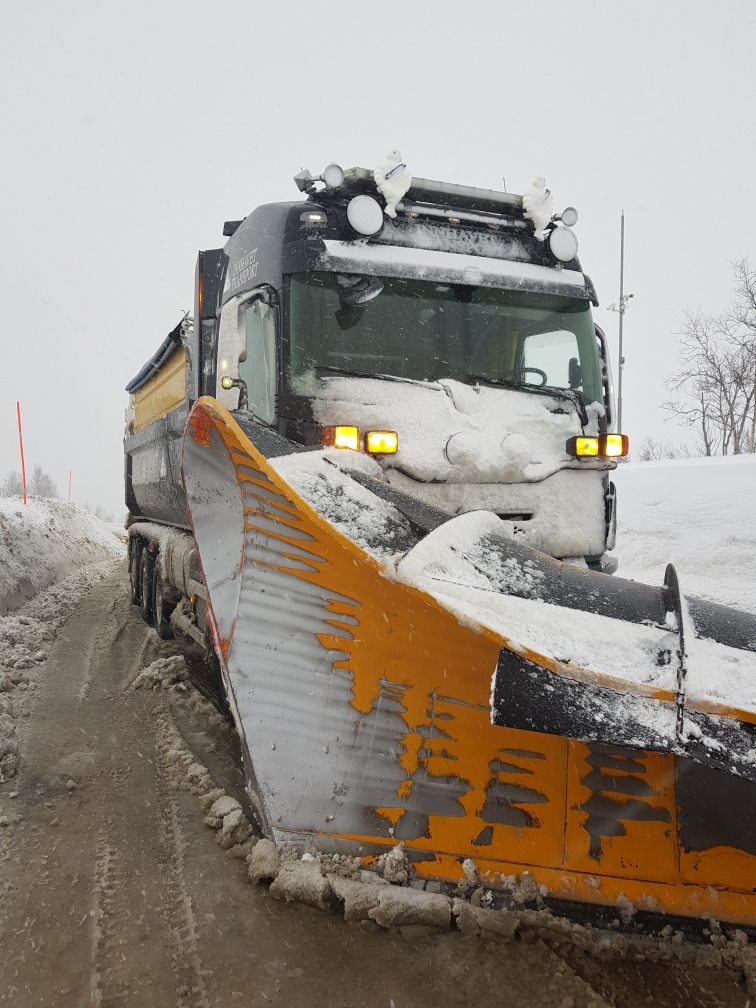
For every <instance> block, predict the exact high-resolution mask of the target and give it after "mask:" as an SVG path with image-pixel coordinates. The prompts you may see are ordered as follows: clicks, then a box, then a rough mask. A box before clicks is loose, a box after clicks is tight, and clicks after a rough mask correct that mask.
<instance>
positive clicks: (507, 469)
mask: <svg viewBox="0 0 756 1008" xmlns="http://www.w3.org/2000/svg"><path fill="white" fill-rule="evenodd" d="M300 385H301V387H300V388H298V391H300V392H302V393H303V394H306V395H308V396H310V397H312V400H313V411H314V413H315V419H316V420H317V421H318V423H320V424H322V425H323V426H331V425H334V424H356V425H357V426H358V427H359V428H360V429H361V430H370V429H377V430H394V431H396V432H397V434H398V435H399V450H398V452H397V453H396V455H395V456H393V457H392V458H391V460H390V461H388V460H387V462H386V465H387V466H389V467H391V468H396V469H399V470H401V471H402V472H404V473H406V474H407V475H408V476H411V477H412V478H413V479H416V480H420V481H422V482H431V481H434V482H435V481H442V482H445V483H534V482H540V481H541V480H543V479H545V478H546V477H548V476H550V475H551V474H552V473H554V472H557V471H558V470H559V469H562V468H565V467H573V466H576V465H577V463H575V462H574V460H570V459H569V457H568V456H567V454H566V452H565V443H566V441H567V439H568V438H570V437H572V436H573V435H575V434H580V433H582V431H581V427H580V421H579V418H578V415H577V412H576V407H575V404H574V403H573V402H572V401H571V400H570V399H569V398H566V397H565V398H562V397H561V396H559V395H557V394H555V395H554V396H545V395H540V394H528V393H527V392H523V391H516V390H513V389H507V388H491V387H489V386H484V385H480V386H475V387H473V386H471V385H465V384H463V383H462V382H459V381H455V380H453V379H451V378H444V379H441V380H440V381H437V382H417V383H415V382H408V381H390V380H385V379H379V378H351V377H338V378H336V377H334V378H331V377H327V378H322V379H315V378H314V376H308V377H307V378H306V379H303V380H300ZM600 411H601V407H600V406H599V405H598V404H594V405H592V406H589V407H588V415H589V419H590V423H589V427H588V429H587V430H586V433H590V434H598V416H599V413H600Z"/></svg>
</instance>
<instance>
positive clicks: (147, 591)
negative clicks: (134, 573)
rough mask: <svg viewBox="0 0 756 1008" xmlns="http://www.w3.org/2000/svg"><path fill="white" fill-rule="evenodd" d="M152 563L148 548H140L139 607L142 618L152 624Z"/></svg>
mask: <svg viewBox="0 0 756 1008" xmlns="http://www.w3.org/2000/svg"><path fill="white" fill-rule="evenodd" d="M153 570H154V563H153V558H152V554H151V553H150V551H149V549H147V548H145V549H143V550H142V555H141V557H140V560H139V587H140V596H141V597H140V600H139V608H140V609H141V611H142V619H143V620H144V622H145V623H149V624H150V626H152V576H153Z"/></svg>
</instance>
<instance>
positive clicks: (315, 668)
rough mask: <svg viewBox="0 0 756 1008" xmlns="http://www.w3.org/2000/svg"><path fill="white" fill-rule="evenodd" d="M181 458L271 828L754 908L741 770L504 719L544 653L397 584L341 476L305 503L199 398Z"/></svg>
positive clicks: (755, 920) (505, 870)
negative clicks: (509, 685)
mask: <svg viewBox="0 0 756 1008" xmlns="http://www.w3.org/2000/svg"><path fill="white" fill-rule="evenodd" d="M299 457H301V456H299ZM184 460H185V461H184V484H185V488H186V493H187V500H188V502H189V509H190V513H191V518H192V524H193V527H194V533H195V539H196V542H197V546H198V550H199V554H200V560H201V564H202V568H203V573H204V577H205V580H206V583H207V587H208V592H209V597H210V603H211V607H212V622H213V631H214V636H215V645H216V650H217V652H218V655H219V658H220V659H221V664H222V667H223V672H224V679H225V681H226V686H227V690H228V692H229V702H230V705H231V708H232V711H233V713H234V717H235V720H236V723H237V728H238V729H239V733H240V736H241V738H242V742H243V747H244V749H245V758H246V760H247V773H248V780H249V787H250V790H251V792H253V793H254V800H255V804H256V807H257V809H258V812H259V818H260V824H261V826H262V828H263V830H264V831H265V832H266V833H267V835H268V836H269V837H270V838H271V839H273V840H275V841H276V842H277V843H295V844H299V845H304V844H306V843H308V842H311V841H314V842H315V844H316V846H317V847H318V848H319V849H321V850H324V851H332V852H339V853H347V854H352V855H362V856H363V857H367V858H369V857H371V856H374V855H377V854H380V853H382V852H384V851H385V850H386V848H387V847H388V846H391V845H394V844H396V843H398V842H400V841H401V842H403V843H404V844H405V846H406V849H407V852H408V854H409V856H410V858H411V859H412V861H413V862H414V867H415V870H416V872H417V875H418V876H419V877H420V878H423V879H433V880H440V881H442V882H450V883H456V882H458V881H460V880H461V879H462V878H463V877H464V874H465V873H464V871H463V867H462V864H463V861H465V860H466V859H472V861H473V862H474V865H475V869H476V871H477V873H478V878H479V879H480V880H481V884H483V885H484V886H486V887H487V888H491V889H494V890H495V889H497V888H506V885H507V879H506V878H503V877H511V876H520V877H521V876H522V875H523V873H528V876H529V878H530V879H532V882H533V883H534V884H535V885H536V886H537V887H540V891H541V893H542V894H543V895H544V896H545V895H548V896H549V897H551V898H553V899H555V900H564V901H572V902H577V903H582V904H592V905H594V906H605V907H620V908H627V906H628V900H629V901H631V902H632V904H633V905H634V907H635V908H636V909H637V910H639V911H651V912H655V913H662V914H671V915H681V916H683V917H696V918H702V917H706V916H713V917H715V918H717V919H719V920H725V921H731V922H737V923H741V924H745V925H749V924H750V925H756V893H755V892H754V890H756V830H754V829H753V826H752V823H753V822H754V812H755V811H756V797H755V794H756V785H754V784H753V783H752V782H751V781H749V780H745V779H743V778H741V777H739V776H736V775H732V774H727V773H723V772H721V771H720V770H718V769H715V768H712V767H709V766H706V765H702V764H701V763H699V762H696V761H694V760H691V759H688V758H686V757H685V756H682V755H679V754H675V753H673V752H651V751H648V750H647V749H640V748H635V747H633V746H632V745H629V744H627V740H624V741H623V743H622V744H612V743H611V742H610V741H606V740H604V741H578V740H576V739H574V738H568V737H565V736H564V735H561V734H548V732H547V731H544V730H543V728H541V729H540V730H524V729H523V728H519V727H505V726H503V725H502V724H501V721H502V719H503V720H506V716H505V715H504V716H502V715H501V711H500V710H499V711H498V716H495V712H494V707H495V706H496V704H499V705H500V702H501V698H499V700H498V701H497V700H496V699H495V696H494V694H495V692H496V676H497V669H500V668H501V667H503V666H504V665H506V660H507V656H509V657H511V659H512V660H513V661H515V662H519V663H520V666H522V663H523V662H525V663H526V665H528V667H530V666H532V667H533V668H534V669H537V670H539V671H543V673H544V674H547V675H550V674H554V675H556V674H557V673H558V672H559V670H560V669H561V666H559V664H558V662H556V661H555V659H554V658H550V657H547V656H545V655H542V654H539V653H537V652H535V651H533V650H532V649H531V648H529V647H528V646H527V645H526V644H524V643H521V642H517V641H513V640H512V639H511V638H510V637H507V636H505V635H504V634H502V633H498V632H496V631H495V630H493V629H491V628H490V627H489V626H486V625H483V624H480V623H478V624H476V623H473V622H471V621H470V620H465V621H464V622H463V621H462V617H460V618H458V616H457V615H455V611H456V610H455V611H452V609H453V608H454V607H450V606H446V605H444V604H442V603H441V602H439V601H438V600H437V599H436V598H434V597H433V596H431V595H430V594H429V593H428V592H426V591H423V590H421V589H420V588H418V587H416V586H415V585H413V584H410V583H405V582H403V581H402V580H401V565H399V569H398V572H397V568H396V566H392V565H391V564H389V563H388V562H386V561H385V560H383V559H382V558H381V557H380V556H377V555H374V554H373V553H371V552H370V551H369V550H367V549H365V548H363V547H362V546H360V545H357V543H356V542H355V541H353V538H351V537H349V536H348V535H346V534H344V532H343V531H340V530H339V528H337V527H336V524H334V522H333V521H332V520H329V517H328V514H329V513H330V512H329V508H333V506H334V503H333V502H334V500H336V501H338V500H339V499H340V498H339V497H338V495H336V497H335V498H333V497H332V498H331V499H330V503H328V504H327V506H324V508H318V509H316V508H315V507H313V506H312V504H311V503H308V502H307V501H306V500H305V498H304V496H303V495H301V494H300V493H299V492H297V491H296V490H295V489H294V488H293V486H292V485H291V484H290V483H289V482H288V481H287V479H286V478H285V477H284V475H283V471H284V468H285V467H283V466H282V467H280V468H281V472H279V471H278V470H277V468H276V465H277V464H278V463H277V460H276V459H273V460H272V461H273V463H274V464H271V460H270V459H269V458H266V456H265V454H264V453H263V452H261V451H259V450H258V448H256V447H255V446H254V445H253V443H252V441H251V440H250V437H248V436H247V433H245V431H244V430H243V429H242V427H241V426H239V423H237V421H236V420H235V419H234V417H232V415H231V414H230V413H228V412H227V411H226V410H225V409H223V407H221V406H220V405H219V404H218V403H217V402H216V401H215V400H213V399H209V398H204V399H200V400H199V401H198V402H197V403H196V404H195V406H194V408H193V410H192V413H191V416H190V419H189V423H188V426H187V431H186V435H185V442H184ZM319 479H320V477H319V476H318V474H317V473H316V472H314V471H313V474H312V479H310V480H309V483H308V487H309V491H310V492H309V493H308V498H309V499H310V501H311V502H312V501H313V500H316V499H317V494H318V492H319V491H318V486H319V483H318V480H319ZM364 492H367V491H364ZM348 504H349V501H347V500H346V499H345V500H344V507H345V508H346V507H347V505H348ZM358 512H359V509H357V511H356V512H355V519H354V520H355V522H356V523H357V525H355V527H358V526H359V519H360V515H359V513H358ZM369 533H370V530H368V532H367V533H366V534H367V535H368V536H369ZM355 538H358V537H355ZM532 604H533V605H538V604H539V603H537V602H534V603H532ZM502 657H503V659H504V660H503V661H502ZM523 688H525V689H527V680H525V681H524V682H523ZM545 688H546V689H547V690H548V689H549V688H550V687H549V685H548V684H547V685H546V687H545ZM552 688H553V687H552ZM495 720H497V721H498V722H499V723H496V724H494V723H493V722H494V721H495ZM468 871H469V866H468ZM526 877H527V876H526Z"/></svg>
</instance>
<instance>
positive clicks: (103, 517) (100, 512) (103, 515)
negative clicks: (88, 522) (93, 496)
mask: <svg viewBox="0 0 756 1008" xmlns="http://www.w3.org/2000/svg"><path fill="white" fill-rule="evenodd" d="M84 507H85V508H86V509H87V511H91V512H92V514H93V515H94V516H95V518H99V519H100V521H101V522H105V523H106V524H111V525H112V524H114V523H115V518H114V517H113V513H112V511H107V510H106V509H105V508H104V507H103V506H102V504H97V505H96V506H95V507H92V505H91V504H88V503H87V504H85V505H84Z"/></svg>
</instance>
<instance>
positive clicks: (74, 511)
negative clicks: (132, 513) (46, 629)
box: [0, 497, 126, 615]
mask: <svg viewBox="0 0 756 1008" xmlns="http://www.w3.org/2000/svg"><path fill="white" fill-rule="evenodd" d="M125 553H126V548H125V546H124V545H123V543H121V542H119V540H118V539H116V537H115V536H114V535H113V533H112V532H111V531H109V530H108V528H107V526H106V525H105V524H104V523H103V522H101V521H100V519H99V518H95V516H94V515H93V514H92V513H91V512H90V511H87V510H86V509H85V508H83V507H80V506H79V505H78V504H70V503H68V502H67V501H62V500H57V499H55V498H32V499H31V500H29V502H28V503H27V504H26V505H24V504H23V502H22V501H21V498H20V497H2V498H0V615H2V614H4V613H6V612H9V611H11V610H13V609H16V608H18V607H19V606H20V605H21V604H22V603H23V602H25V601H26V600H27V599H30V598H32V597H33V596H34V595H36V594H37V593H38V592H40V591H42V590H43V589H45V588H47V587H48V586H49V585H51V584H53V583H54V582H56V581H59V580H60V579H61V578H64V577H67V576H68V575H69V574H72V573H73V572H74V571H75V569H76V568H77V567H79V566H81V565H83V564H90V563H93V562H95V561H98V560H107V559H109V558H111V557H119V556H124V555H125Z"/></svg>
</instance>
